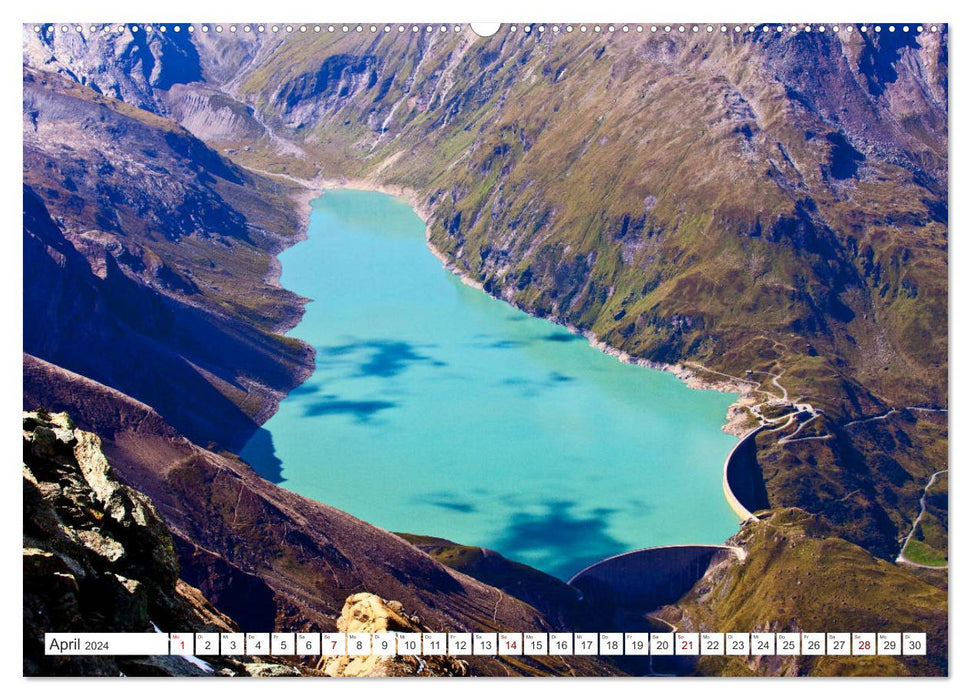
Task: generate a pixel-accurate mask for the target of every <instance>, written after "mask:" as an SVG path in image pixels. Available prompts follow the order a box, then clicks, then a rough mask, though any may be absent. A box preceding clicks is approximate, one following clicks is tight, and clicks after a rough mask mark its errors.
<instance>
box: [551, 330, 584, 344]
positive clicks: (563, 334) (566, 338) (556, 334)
mask: <svg viewBox="0 0 971 700" xmlns="http://www.w3.org/2000/svg"><path fill="white" fill-rule="evenodd" d="M543 340H549V341H552V342H554V343H572V342H574V341H576V340H583V337H582V336H579V335H574V334H573V333H568V332H567V331H553V332H552V333H547V334H546V335H544V336H543Z"/></svg>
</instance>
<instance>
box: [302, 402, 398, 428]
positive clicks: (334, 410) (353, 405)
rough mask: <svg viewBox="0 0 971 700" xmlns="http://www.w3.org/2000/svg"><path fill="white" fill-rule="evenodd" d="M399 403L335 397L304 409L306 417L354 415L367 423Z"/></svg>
mask: <svg viewBox="0 0 971 700" xmlns="http://www.w3.org/2000/svg"><path fill="white" fill-rule="evenodd" d="M397 405H398V404H397V403H396V402H394V401H381V400H372V401H367V400H365V401H347V400H341V399H334V400H328V401H318V402H317V403H312V404H310V405H309V406H307V408H305V409H304V412H303V414H304V416H305V417H308V418H309V417H313V416H353V417H354V418H356V419H357V420H358V421H359V422H361V423H367V422H368V421H369V420H371V419H372V418H373V417H374V416H375V415H377V414H378V413H380V412H381V411H386V410H388V409H389V408H395V407H396V406H397Z"/></svg>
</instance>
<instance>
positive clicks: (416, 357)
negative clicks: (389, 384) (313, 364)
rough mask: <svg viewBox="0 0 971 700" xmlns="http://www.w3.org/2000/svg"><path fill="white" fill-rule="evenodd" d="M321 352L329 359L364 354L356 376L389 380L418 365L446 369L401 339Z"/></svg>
mask: <svg viewBox="0 0 971 700" xmlns="http://www.w3.org/2000/svg"><path fill="white" fill-rule="evenodd" d="M320 351H321V352H322V353H324V354H326V355H329V356H331V357H344V356H347V355H351V356H356V355H360V354H364V355H365V357H364V358H363V359H361V360H359V361H357V375H358V376H359V377H381V378H384V379H390V378H391V377H396V376H398V375H399V374H401V373H402V372H404V371H405V370H406V369H408V368H409V367H410V366H412V365H415V364H419V363H425V364H429V365H431V366H432V367H445V366H447V363H445V362H442V361H440V360H436V359H434V358H432V357H429V356H428V355H423V354H422V353H420V352H418V349H417V346H416V345H414V344H413V343H409V342H406V341H403V340H383V339H380V340H363V341H359V342H352V343H345V344H343V345H332V346H329V347H323V348H320Z"/></svg>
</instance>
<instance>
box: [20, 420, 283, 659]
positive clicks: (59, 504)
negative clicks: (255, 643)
mask: <svg viewBox="0 0 971 700" xmlns="http://www.w3.org/2000/svg"><path fill="white" fill-rule="evenodd" d="M23 445H24V450H23V452H24V467H23V487H24V544H23V565H24V674H25V675H30V676H36V675H115V676H117V675H119V674H124V675H153V676H154V675H183V676H184V675H190V676H194V675H199V676H201V675H212V674H220V675H237V674H239V673H246V671H245V665H244V664H243V661H245V662H248V663H254V660H253V659H251V658H249V657H246V658H245V659H232V660H224V659H210V661H211V663H209V662H200V661H190V660H189V659H187V658H183V657H169V656H164V657H118V656H46V655H45V654H44V633H45V632H152V631H153V630H156V629H159V628H160V629H162V630H164V631H166V632H168V631H185V630H193V631H198V632H233V631H237V627H236V623H235V622H234V621H233V620H232V619H230V618H228V617H226V616H225V615H224V614H222V613H221V612H219V611H218V610H217V609H216V608H214V607H213V606H212V605H211V604H210V603H209V601H208V600H206V598H205V597H204V596H203V595H202V593H200V592H199V591H198V590H197V589H195V588H193V587H191V586H190V585H188V584H187V583H186V582H185V581H183V580H182V579H180V578H179V564H178V561H177V560H176V556H175V548H174V546H173V544H172V537H171V536H170V534H169V531H168V529H167V528H166V527H165V524H164V523H163V522H162V519H161V517H159V514H158V512H157V511H156V510H155V507H154V506H153V505H152V502H151V501H150V500H149V499H148V498H147V497H146V496H145V495H144V494H142V493H140V492H138V491H135V490H134V489H131V488H129V487H127V486H125V485H123V484H121V483H120V482H119V481H118V480H117V479H116V477H115V474H114V471H113V470H112V468H111V467H110V466H109V464H108V461H107V459H106V458H105V456H104V453H103V452H102V450H101V441H100V440H99V439H98V437H97V436H96V435H94V434H92V433H88V432H85V431H82V430H78V429H76V428H75V427H74V424H73V422H72V421H71V419H70V418H69V417H68V415H67V414H66V413H55V414H50V413H47V412H46V411H35V412H31V413H24V417H23ZM274 665H278V664H274ZM290 670H291V672H295V671H293V669H290ZM246 675H248V674H246Z"/></svg>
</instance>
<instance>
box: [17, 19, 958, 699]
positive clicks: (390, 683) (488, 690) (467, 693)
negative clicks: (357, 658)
mask: <svg viewBox="0 0 971 700" xmlns="http://www.w3.org/2000/svg"><path fill="white" fill-rule="evenodd" d="M15 5H16V6H15V7H14V8H13V10H12V11H9V10H4V11H3V12H4V20H5V21H4V22H3V23H0V27H2V31H3V32H4V33H3V34H2V35H0V51H3V52H5V55H4V56H3V59H4V60H2V61H0V66H3V68H4V69H3V70H2V71H0V77H2V79H3V81H4V82H3V87H4V88H6V89H5V91H4V94H8V95H12V94H20V91H21V85H20V82H21V76H20V71H19V69H17V70H16V71H14V70H11V66H19V64H20V63H21V60H22V59H21V57H20V55H19V54H20V52H21V32H22V26H21V25H22V24H23V23H25V22H31V21H38V20H42V21H43V20H47V19H49V18H50V19H53V18H57V19H56V20H55V21H57V20H59V19H61V18H63V19H65V20H67V19H69V18H70V19H72V20H77V21H82V22H89V21H93V22H103V21H113V22H114V21H129V20H134V21H150V22H171V21H187V22H188V21H200V20H206V19H219V20H222V19H226V20H243V21H249V20H251V19H252V18H257V17H263V16H266V15H267V14H268V13H271V14H273V15H276V16H285V17H294V18H297V17H305V18H306V19H307V20H312V19H318V18H321V17H323V16H324V15H326V16H327V18H329V19H333V20H335V21H344V20H346V21H372V20H373V21H388V22H390V21H396V20H398V19H400V20H402V21H425V20H426V18H427V20H435V21H449V22H452V21H461V22H468V21H495V20H496V19H501V20H503V21H506V22H522V21H549V22H552V21H574V22H578V21H613V20H614V18H616V19H617V20H618V21H639V20H641V19H643V20H644V21H656V22H662V21H672V22H673V21H698V22H705V21H722V20H731V19H733V18H742V17H750V18H752V19H753V20H770V21H783V20H786V21H800V22H805V21H810V22H815V21H825V22H859V21H870V22H872V21H888V20H891V21H894V20H900V21H911V20H917V21H934V22H942V23H951V22H954V21H956V20H958V19H965V18H966V15H964V14H962V16H961V17H960V18H959V17H957V14H958V12H957V10H956V9H954V8H953V7H952V5H951V4H950V3H947V2H945V1H943V0H919V1H918V0H912V1H910V2H903V1H901V0H886V1H885V2H875V1H871V2H867V3H848V2H846V1H845V0H813V1H812V2H801V3H798V4H795V3H794V4H790V5H780V3H778V2H771V1H770V0H752V1H749V2H737V3H725V2H715V1H714V0H700V1H698V0H696V2H694V3H692V4H690V5H689V4H687V3H645V2H643V1H642V0H639V1H637V2H635V1H633V0H591V1H590V2H588V3H587V4H586V5H585V6H582V5H580V4H579V3H569V2H562V1H561V2H553V1H552V0H539V1H538V2H532V3H523V2H522V0H489V1H488V2H474V3H458V2H448V1H446V0H425V2H423V3H422V5H421V6H420V7H419V6H418V4H417V2H411V3H401V2H400V1H399V2H394V1H393V0H368V1H367V2H360V3H334V4H326V5H316V6H309V5H308V4H307V3H306V2H300V1H299V0H274V1H273V2H272V3H267V2H265V1H264V2H254V1H253V0H238V1H236V2H229V1H228V0H217V1H215V2H210V3H207V4H205V5H204V6H203V5H200V4H199V3H198V1H197V0H192V1H191V2H190V0H165V2H160V3H155V4H143V3H132V2H131V0H101V1H100V2H97V4H95V3H80V2H67V1H66V0H48V1H47V2H44V3H43V4H32V3H15ZM203 7H204V8H205V9H201V8H203ZM13 13H16V18H11V17H9V16H7V15H8V14H13ZM38 13H42V14H43V15H44V16H43V17H38V16H37V14H38ZM961 24H962V27H961V32H960V34H959V36H958V40H957V42H955V43H957V44H958V45H959V48H958V50H956V51H955V50H954V46H953V45H952V46H951V55H950V57H949V60H950V68H951V70H950V75H949V85H950V86H951V102H950V105H949V107H950V113H951V115H952V116H951V123H952V125H953V124H955V123H956V121H955V120H954V117H953V115H954V114H961V115H963V117H964V118H965V119H966V118H967V117H968V115H969V114H971V109H968V100H969V99H971V95H969V89H971V87H969V85H968V81H967V80H966V79H965V78H964V76H965V75H971V63H969V60H968V59H967V58H966V57H967V56H969V55H971V46H965V45H964V44H968V43H971V35H969V33H968V32H967V27H968V26H971V23H969V22H961ZM959 85H960V87H959ZM955 88H957V89H955ZM8 102H9V103H10V104H8V106H7V107H6V108H5V111H3V112H2V114H3V115H4V121H3V126H4V131H3V132H2V133H4V134H5V135H6V138H7V139H12V138H14V137H13V136H12V134H13V133H14V130H16V132H17V133H19V131H20V129H21V118H22V117H21V115H20V114H18V113H16V112H15V111H14V110H15V109H16V108H17V107H19V100H16V99H13V98H11V99H10V100H8ZM965 131H967V129H966V128H965ZM949 138H950V145H951V158H950V160H949V163H948V168H949V172H950V174H951V177H952V178H954V179H953V180H952V184H951V197H950V201H949V232H953V231H956V230H963V227H962V226H961V223H962V222H964V221H966V220H968V218H969V217H967V216H966V215H963V213H962V207H961V202H960V201H959V199H958V198H957V197H956V196H955V195H956V194H957V192H958V189H957V187H956V185H955V183H956V182H960V184H961V186H962V187H963V188H967V187H968V186H969V185H971V179H969V178H968V176H967V175H968V168H967V166H968V165H971V162H969V160H968V159H969V157H971V152H969V151H968V147H967V146H966V145H965V144H967V143H968V140H969V137H965V136H963V135H962V136H958V135H956V134H955V131H954V130H953V128H952V129H951V130H950V132H949ZM959 144H960V147H959ZM5 145H6V146H8V147H10V146H11V144H10V143H6V144H5ZM958 151H961V154H960V158H957V157H956V156H957V155H958ZM17 160H18V159H16V158H11V159H8V162H7V163H6V167H5V168H3V169H2V177H3V185H2V187H0V197H4V198H5V199H4V202H5V203H6V204H7V206H6V207H5V211H8V212H19V211H21V201H20V200H21V198H20V180H21V179H22V173H21V171H20V164H19V163H18V162H17ZM12 238H13V236H11V239H12ZM949 239H950V240H949V249H950V251H951V259H950V263H949V270H951V271H952V275H953V276H952V278H951V288H950V291H949V299H951V300H954V299H958V298H963V299H969V298H971V275H968V274H964V273H966V272H967V271H968V270H969V269H971V253H969V247H968V244H967V243H962V242H961V241H960V240H959V238H958V237H956V236H953V235H951V236H950V237H949ZM14 245H15V248H16V250H15V251H13V252H11V251H8V253H10V254H9V255H7V256H4V257H5V264H6V265H7V266H8V269H5V270H3V273H4V274H0V292H2V293H3V294H4V298H6V299H8V300H18V299H20V298H21V296H22V281H21V279H22V278H21V277H20V275H19V273H18V272H17V269H18V268H19V267H20V264H21V260H22V256H21V255H20V254H19V243H16V244H14ZM14 253H16V254H14ZM954 270H961V271H962V274H953V271H954ZM959 292H960V294H959ZM955 306H956V304H954V303H953V301H952V302H951V303H950V307H949V308H950V309H951V310H953V309H954V308H955ZM15 307H16V304H14V303H9V304H7V305H5V307H4V309H3V313H4V314H6V315H5V316H3V320H4V321H5V322H6V323H5V327H6V328H8V329H19V328H21V325H20V324H21V311H20V310H19V309H17V308H15ZM952 313H953V311H952ZM959 320H960V319H959V318H958V317H957V316H956V315H954V316H953V317H952V322H951V324H950V329H951V334H952V335H951V342H952V347H951V351H950V352H949V357H950V358H956V357H959V356H960V357H967V356H968V355H971V340H969V335H971V333H969V328H968V324H967V322H966V321H962V323H961V324H958V323H956V322H957V321H959ZM21 337H22V334H18V333H14V332H10V333H8V334H6V336H5V338H4V340H3V341H2V343H0V347H2V348H3V357H4V360H5V361H4V362H2V363H0V367H2V368H3V371H4V372H9V375H4V377H3V386H4V387H5V389H6V391H5V396H6V401H7V402H8V406H7V410H8V412H9V415H8V416H7V419H6V422H5V423H4V424H5V425H13V424H15V423H14V422H13V421H17V420H19V413H20V409H21V407H20V398H19V397H18V398H16V399H14V397H13V391H12V387H13V386H17V385H19V382H20V372H21V370H20V368H19V365H15V364H14V363H19V362H20V360H19V355H20V347H19V346H20V338H21ZM958 346H960V348H961V354H960V355H959V354H958V352H957V349H958ZM951 382H952V391H951V392H950V396H951V400H952V403H951V406H950V408H951V416H952V425H959V424H962V423H964V422H967V420H968V419H971V415H969V414H968V411H966V410H965V409H964V404H963V400H962V399H961V397H962V396H964V397H967V396H971V370H969V369H968V368H967V364H966V363H954V364H952V365H951ZM955 399H957V400H955ZM15 401H16V406H14V402H15ZM955 411H957V413H955ZM15 412H16V413H15ZM949 439H950V448H951V453H952V454H951V461H952V462H954V461H962V462H966V461H971V446H969V444H968V441H967V440H966V439H965V438H964V436H963V435H961V434H960V431H953V432H952V433H951V435H950V436H949ZM5 445H6V446H5V449H7V450H8V453H7V455H5V456H6V460H5V461H6V463H8V464H9V463H12V462H13V461H14V460H15V459H17V458H18V457H17V455H16V454H15V453H14V442H13V440H11V439H8V440H6V441H5ZM9 471H10V474H8V475H7V476H8V478H11V484H8V486H11V488H6V489H0V498H6V499H9V502H8V503H4V504H3V505H4V506H5V507H3V508H0V517H2V518H4V519H5V520H6V521H5V522H4V525H5V526H6V527H4V528H3V529H2V531H0V536H2V537H4V538H6V546H5V547H4V548H3V549H2V550H0V551H4V552H7V553H8V556H9V557H10V561H9V562H8V566H10V568H11V570H13V571H19V570H20V567H21V563H20V562H19V561H17V562H13V556H14V553H16V556H18V557H19V556H20V554H19V546H18V544H17V543H18V542H19V540H20V539H21V536H20V534H19V532H20V527H21V525H20V520H21V515H20V510H21V507H22V503H21V495H20V489H19V488H13V487H12V478H13V476H15V474H14V470H9ZM955 482H956V483H957V484H958V486H957V487H956V486H955ZM961 482H962V480H960V479H953V480H952V481H951V482H950V483H949V486H950V489H951V499H952V502H953V500H954V496H955V489H956V488H957V489H962V487H961V486H960V484H961ZM961 492H962V493H964V491H963V490H962V491H961ZM965 495H966V494H965ZM962 498H964V496H962ZM966 500H967V499H966V498H964V501H966ZM967 527H968V526H967V520H966V519H964V518H960V519H956V520H955V521H953V522H952V527H951V532H950V533H949V534H950V537H951V543H952V548H954V550H955V551H957V548H956V547H954V545H953V543H954V542H955V541H958V542H961V543H963V542H966V541H967V537H966V533H967ZM955 537H957V540H955V539H954V538H955ZM14 567H15V568H14ZM965 569H966V567H965V566H964V564H963V561H960V560H959V561H952V562H951V567H950V571H949V574H950V575H951V576H952V578H951V581H952V586H953V582H956V581H964V580H965V579H966V576H965V575H963V572H964V570H965ZM956 570H957V571H959V572H961V574H958V575H954V573H955V571H956ZM14 578H15V579H16V581H14V582H11V581H10V580H6V579H4V580H2V581H0V590H2V591H3V592H5V593H8V594H9V595H6V596H3V597H2V598H0V599H2V600H6V601H8V602H7V605H8V606H13V605H17V606H19V605H20V596H19V595H17V591H16V588H19V587H20V586H22V581H21V580H20V577H19V576H15V577H14ZM10 589H14V590H10ZM952 590H953V588H952ZM964 601H965V597H964V596H962V595H953V596H950V608H949V610H950V614H951V620H950V629H951V630H953V629H954V625H955V623H956V622H957V621H958V619H960V620H961V624H960V625H959V628H960V633H954V632H952V633H951V639H950V643H949V656H950V659H951V667H952V668H951V673H952V678H953V677H954V676H960V677H962V678H964V679H965V680H966V679H967V678H968V677H969V674H971V671H966V670H965V669H964V668H961V666H960V665H959V664H958V663H955V660H956V659H959V658H967V656H968V646H969V645H968V643H966V642H965V639H966V637H967V635H965V634H964V632H968V631H971V624H968V614H967V603H965V602H964ZM7 612H8V616H7V617H8V619H7V625H8V627H10V628H11V629H17V628H18V627H20V626H21V622H20V615H21V612H20V611H18V612H17V613H16V618H15V616H14V614H12V612H11V611H10V610H9V609H8V611H7ZM0 649H2V651H3V652H4V653H3V655H2V657H0V658H2V659H3V662H2V663H3V668H4V671H5V675H7V676H9V677H13V678H14V679H15V682H16V683H24V684H27V686H26V687H24V686H22V687H21V689H22V691H24V692H25V693H27V692H29V693H30V696H31V698H32V700H38V699H40V700H42V699H43V698H47V697H51V698H57V700H64V697H65V694H66V693H69V692H75V691H74V690H73V688H75V687H78V688H80V687H82V686H83V687H84V688H85V689H86V691H87V692H86V693H85V695H86V694H87V693H90V694H91V695H94V694H95V693H97V694H99V695H100V694H103V692H104V690H106V689H109V688H111V687H112V684H115V685H117V681H115V680H113V679H110V680H109V679H104V680H103V679H67V678H58V679H52V681H51V682H47V683H45V682H44V681H43V680H42V679H24V678H23V677H22V669H21V661H20V659H21V657H22V639H21V636H20V634H16V633H15V634H8V635H4V636H0ZM318 680H319V679H306V682H303V681H300V682H297V683H288V685H287V689H288V692H289V693H291V694H294V695H297V696H302V695H304V694H305V695H308V696H309V695H310V694H311V693H314V694H319V692H320V688H319V686H317V685H315V683H316V682H317V681H318ZM895 680H896V679H871V680H870V681H862V683H868V682H871V683H875V684H876V685H877V686H878V688H877V690H878V692H879V693H880V696H881V697H880V700H886V699H887V698H894V697H900V698H907V700H913V698H914V697H915V695H917V694H918V693H919V692H920V690H919V689H918V686H917V685H915V682H914V681H910V682H903V683H895V682H894V681H895ZM462 682H463V685H462V695H463V700H477V699H478V698H487V697H488V698H489V699H490V700H493V696H494V694H495V692H496V691H497V689H498V688H499V686H498V685H497V684H496V682H483V683H475V682H471V683H470V682H466V681H462ZM501 682H502V683H505V684H506V685H503V686H502V688H501V690H500V692H508V691H507V688H509V687H510V686H509V685H508V684H510V683H512V684H513V685H515V686H517V688H518V689H519V690H524V689H528V688H529V687H530V686H528V685H526V682H524V681H510V680H506V679H504V680H503V681H501ZM573 682H579V683H582V684H583V686H582V687H583V691H584V692H586V693H591V692H593V693H597V692H598V690H600V689H604V690H606V691H607V692H610V693H611V694H612V698H611V700H614V698H617V697H631V698H633V697H642V696H643V693H644V692H645V691H644V688H645V686H644V685H643V684H642V683H639V682H634V683H628V682H623V681H622V682H616V681H614V679H585V680H582V681H573ZM650 682H652V683H656V682H662V683H664V682H670V683H678V682H685V681H684V680H683V679H672V680H670V681H667V680H666V679H656V678H655V679H650ZM689 682H690V681H689ZM701 682H703V683H713V682H715V681H714V679H702V681H701ZM731 682H732V683H734V685H733V691H741V692H745V691H748V692H749V693H765V692H778V691H779V689H780V688H782V687H784V688H785V690H784V692H785V694H786V696H787V700H790V699H792V700H800V699H801V698H807V699H811V700H820V693H827V694H828V693H831V692H832V691H833V690H835V687H836V686H840V687H842V688H844V689H846V690H850V691H851V692H852V693H856V694H859V693H861V692H865V690H864V689H863V687H862V685H861V681H857V680H854V681H852V685H850V683H851V681H849V680H846V679H838V678H832V679H825V680H823V681H822V685H820V684H819V683H818V682H811V683H804V682H799V681H793V680H789V681H785V682H784V683H785V684H784V686H782V685H776V684H772V685H771V686H767V685H766V682H767V681H765V680H763V679H754V680H747V679H733V680H732V681H731ZM197 683H198V681H196V680H194V679H182V680H180V681H179V683H178V687H177V691H176V692H178V693H180V694H182V693H184V692H185V690H186V689H187V688H191V689H195V688H201V687H202V686H197V685H196V684H197ZM405 683H407V680H406V679H401V680H398V679H386V680H384V681H383V682H382V683H381V684H380V686H379V687H376V689H375V690H373V691H372V692H380V693H382V694H384V693H386V692H393V691H392V688H395V689H400V688H404V687H405ZM916 683H920V681H916ZM608 684H609V685H608ZM206 687H207V688H208V689H209V691H210V692H211V691H212V686H211V685H208V686H206ZM268 687H269V686H266V685H264V683H263V682H258V683H235V684H233V694H234V697H237V698H242V699H244V700H248V699H249V698H254V699H255V698H259V699H260V700H262V699H263V698H264V696H265V693H266V692H267V688H268ZM347 687H349V686H347V685H344V686H342V688H347ZM411 687H414V686H411ZM532 687H533V688H535V685H533V686H532ZM558 687H562V686H558ZM956 687H957V684H956V683H955V682H950V683H940V682H936V683H935V685H934V686H933V690H932V692H933V693H934V700H939V699H940V698H945V697H948V696H951V695H954V693H955V688H956ZM133 688H135V689H136V692H138V694H139V695H140V696H141V698H140V700H155V698H159V699H161V698H163V697H164V698H166V700H168V698H169V697H170V695H171V692H172V686H170V685H166V681H162V680H157V679H126V681H125V685H124V688H123V689H120V690H119V689H117V688H116V689H115V690H113V691H111V690H109V692H124V693H130V692H131V691H132V689H133ZM456 688H457V686H456V685H455V684H453V683H451V682H447V681H444V680H442V679H438V680H437V681H436V682H426V683H422V684H421V691H422V693H423V694H424V697H425V698H428V699H434V698H438V697H442V698H445V697H447V698H449V700H454V692H455V690H456ZM271 692H272V689H271ZM541 692H545V686H544V690H543V691H541ZM654 692H657V691H656V690H654Z"/></svg>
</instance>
